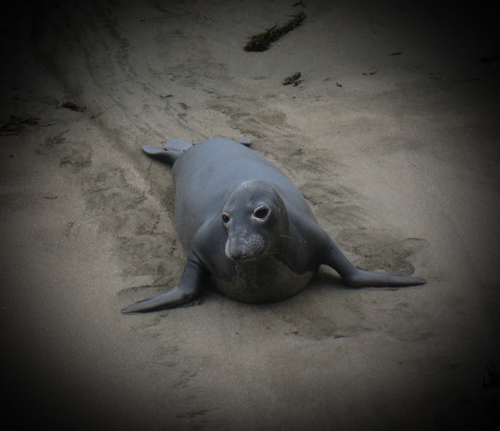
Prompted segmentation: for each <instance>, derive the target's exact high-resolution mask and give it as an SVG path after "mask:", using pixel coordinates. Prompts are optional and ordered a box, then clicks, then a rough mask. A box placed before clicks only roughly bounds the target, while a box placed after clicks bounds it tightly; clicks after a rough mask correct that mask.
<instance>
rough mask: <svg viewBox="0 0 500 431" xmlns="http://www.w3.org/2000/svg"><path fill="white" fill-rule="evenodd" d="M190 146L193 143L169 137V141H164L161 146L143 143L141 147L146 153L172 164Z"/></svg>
mask: <svg viewBox="0 0 500 431" xmlns="http://www.w3.org/2000/svg"><path fill="white" fill-rule="evenodd" d="M192 146H193V144H191V143H189V142H187V141H184V140H182V139H171V140H170V141H167V142H165V143H164V144H163V145H162V147H161V148H157V147H152V146H151V145H145V146H144V147H142V149H143V150H144V152H145V153H146V154H147V155H149V156H151V157H154V158H155V159H158V160H161V161H162V162H165V163H168V164H169V165H171V166H172V165H173V164H174V163H175V161H176V160H177V158H178V157H179V156H180V155H181V154H182V153H183V152H184V151H186V150H189V149H190V148H191V147H192Z"/></svg>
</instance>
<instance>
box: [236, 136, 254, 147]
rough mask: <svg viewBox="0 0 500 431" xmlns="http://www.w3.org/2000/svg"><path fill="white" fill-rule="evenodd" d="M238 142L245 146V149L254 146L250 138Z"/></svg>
mask: <svg viewBox="0 0 500 431" xmlns="http://www.w3.org/2000/svg"><path fill="white" fill-rule="evenodd" d="M238 142H239V143H240V144H243V145H245V147H249V146H250V145H252V140H251V139H250V138H248V137H244V138H241V139H238Z"/></svg>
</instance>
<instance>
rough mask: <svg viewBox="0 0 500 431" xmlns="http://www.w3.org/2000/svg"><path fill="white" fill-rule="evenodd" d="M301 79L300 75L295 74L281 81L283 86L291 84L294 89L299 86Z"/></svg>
mask: <svg viewBox="0 0 500 431" xmlns="http://www.w3.org/2000/svg"><path fill="white" fill-rule="evenodd" d="M301 77H302V73H300V72H296V73H294V74H293V75H292V76H289V77H287V78H285V79H284V80H283V85H290V84H293V85H294V86H295V87H296V86H297V85H299V84H300V83H301V82H302V81H303V80H302V79H300V78H301Z"/></svg>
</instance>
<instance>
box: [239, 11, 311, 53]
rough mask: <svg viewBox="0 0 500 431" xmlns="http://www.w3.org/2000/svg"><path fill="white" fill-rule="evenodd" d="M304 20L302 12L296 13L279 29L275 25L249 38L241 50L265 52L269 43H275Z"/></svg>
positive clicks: (269, 45)
mask: <svg viewBox="0 0 500 431" xmlns="http://www.w3.org/2000/svg"><path fill="white" fill-rule="evenodd" d="M305 19H306V14H305V13H304V12H302V11H301V12H298V13H296V14H295V15H292V19H291V20H290V21H288V22H286V23H285V24H283V25H282V26H281V27H277V24H276V25H275V26H274V27H271V28H269V29H267V30H266V31H264V32H262V33H259V34H256V35H255V36H252V37H251V38H249V39H248V42H247V44H246V45H245V46H244V48H243V49H244V50H245V51H255V52H262V51H266V50H268V49H269V48H270V47H271V43H273V42H276V41H277V40H278V39H279V38H280V37H282V36H284V35H285V34H287V33H288V32H289V31H291V30H293V29H294V28H296V27H298V26H299V25H300V24H302V23H303V22H304V20H305Z"/></svg>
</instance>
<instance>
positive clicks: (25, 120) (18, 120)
mask: <svg viewBox="0 0 500 431" xmlns="http://www.w3.org/2000/svg"><path fill="white" fill-rule="evenodd" d="M39 122H40V119H39V118H35V117H21V116H19V115H14V114H10V116H9V119H8V120H7V121H6V122H5V123H4V124H2V125H1V126H0V135H16V134H17V133H19V132H20V131H21V130H22V129H23V128H24V125H26V124H28V125H36V124H38V123H39Z"/></svg>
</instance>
